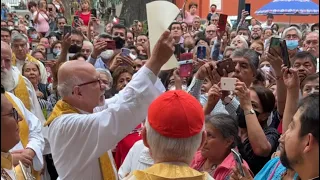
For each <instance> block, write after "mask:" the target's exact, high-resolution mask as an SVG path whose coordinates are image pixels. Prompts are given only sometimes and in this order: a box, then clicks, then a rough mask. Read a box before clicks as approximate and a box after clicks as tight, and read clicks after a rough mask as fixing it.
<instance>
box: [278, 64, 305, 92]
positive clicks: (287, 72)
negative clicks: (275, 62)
mask: <svg viewBox="0 0 320 180" xmlns="http://www.w3.org/2000/svg"><path fill="white" fill-rule="evenodd" d="M281 72H282V74H283V82H284V84H285V85H286V87H287V89H299V87H300V80H299V77H298V71H297V70H296V69H293V68H287V67H282V70H281Z"/></svg>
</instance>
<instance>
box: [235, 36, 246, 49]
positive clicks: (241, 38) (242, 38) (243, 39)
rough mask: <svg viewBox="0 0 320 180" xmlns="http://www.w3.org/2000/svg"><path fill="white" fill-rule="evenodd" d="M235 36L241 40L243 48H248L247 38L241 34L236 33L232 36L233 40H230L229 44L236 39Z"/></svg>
mask: <svg viewBox="0 0 320 180" xmlns="http://www.w3.org/2000/svg"><path fill="white" fill-rule="evenodd" d="M237 38H239V39H240V41H242V43H243V44H244V46H245V47H243V48H249V45H248V42H247V40H246V39H245V38H244V37H243V36H242V35H237V36H236V37H235V38H233V40H232V41H231V45H232V44H233V43H232V42H233V41H236V40H237Z"/></svg>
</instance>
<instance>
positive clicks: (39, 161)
mask: <svg viewBox="0 0 320 180" xmlns="http://www.w3.org/2000/svg"><path fill="white" fill-rule="evenodd" d="M6 94H7V95H9V96H10V97H11V99H12V100H13V101H14V103H15V104H16V105H17V107H16V109H17V111H18V112H20V113H21V114H22V115H21V117H24V119H25V121H26V122H27V125H28V131H29V134H28V137H27V143H26V144H27V145H26V146H25V147H24V145H23V142H22V137H21V135H20V139H21V141H19V142H18V143H17V144H16V145H15V146H14V147H13V148H12V149H11V150H10V152H11V153H12V156H13V160H14V161H15V158H16V157H17V158H18V160H20V159H19V158H21V156H20V154H21V153H24V152H23V151H30V150H31V151H33V152H31V154H33V155H34V157H33V159H32V166H33V169H34V170H36V171H41V170H42V168H43V150H44V145H45V143H44V138H43V135H42V132H41V130H42V124H41V122H40V121H39V119H38V118H37V117H36V116H35V115H33V114H32V113H31V112H30V111H29V110H28V109H26V108H25V106H24V104H23V103H22V101H21V100H20V99H19V98H17V97H16V96H15V95H13V94H12V93H9V92H6ZM20 127H21V126H20ZM20 131H22V129H21V130H20Z"/></svg>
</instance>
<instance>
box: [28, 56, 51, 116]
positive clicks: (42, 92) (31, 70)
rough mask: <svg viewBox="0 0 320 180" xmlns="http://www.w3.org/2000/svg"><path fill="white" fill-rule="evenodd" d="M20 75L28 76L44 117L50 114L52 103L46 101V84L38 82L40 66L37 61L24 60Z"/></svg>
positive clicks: (48, 93) (47, 94)
mask: <svg viewBox="0 0 320 180" xmlns="http://www.w3.org/2000/svg"><path fill="white" fill-rule="evenodd" d="M22 75H23V76H25V77H26V78H28V80H29V81H30V82H31V83H32V85H33V88H34V90H35V91H36V94H37V97H38V101H39V104H40V107H41V109H42V112H43V115H44V117H45V118H48V117H49V116H50V113H51V111H52V109H53V107H52V104H50V103H49V102H48V101H47V98H48V96H49V95H50V92H49V90H48V85H47V84H42V83H40V68H39V65H38V64H37V63H34V62H30V61H26V63H25V64H24V65H23V67H22Z"/></svg>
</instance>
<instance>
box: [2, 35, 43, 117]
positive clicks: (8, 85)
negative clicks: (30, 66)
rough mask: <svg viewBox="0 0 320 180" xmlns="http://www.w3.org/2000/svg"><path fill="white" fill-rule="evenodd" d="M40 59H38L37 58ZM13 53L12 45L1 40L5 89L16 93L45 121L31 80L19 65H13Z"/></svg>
mask: <svg viewBox="0 0 320 180" xmlns="http://www.w3.org/2000/svg"><path fill="white" fill-rule="evenodd" d="M37 61H38V60H37ZM12 63H13V61H12V53H11V48H10V46H9V45H8V44H7V43H5V42H3V41H1V82H2V85H3V86H4V88H5V90H6V91H8V92H11V93H13V94H15V96H17V97H18V98H19V99H21V101H22V102H23V104H24V105H25V107H26V108H27V109H28V110H29V111H31V112H32V113H33V114H35V115H36V116H37V118H38V119H39V120H40V121H42V122H44V121H45V118H44V116H43V113H42V110H41V107H40V105H39V102H38V99H37V95H36V92H35V90H34V87H33V85H32V84H31V82H30V81H29V80H28V79H27V78H26V77H24V76H22V75H21V73H20V72H19V70H18V69H17V67H15V66H12Z"/></svg>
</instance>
